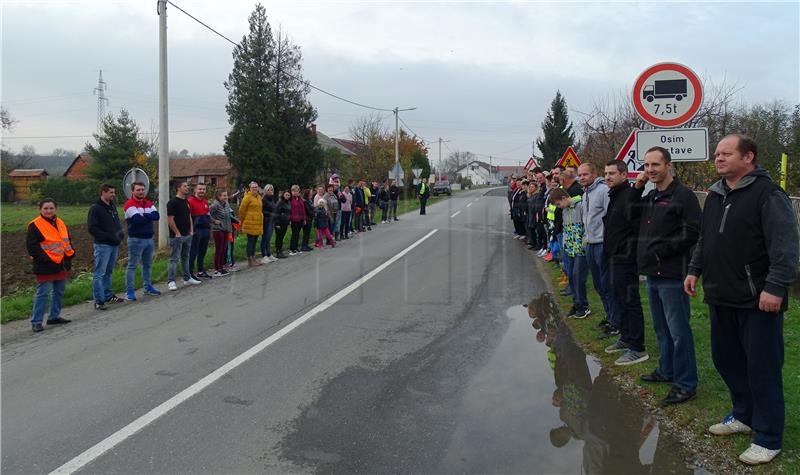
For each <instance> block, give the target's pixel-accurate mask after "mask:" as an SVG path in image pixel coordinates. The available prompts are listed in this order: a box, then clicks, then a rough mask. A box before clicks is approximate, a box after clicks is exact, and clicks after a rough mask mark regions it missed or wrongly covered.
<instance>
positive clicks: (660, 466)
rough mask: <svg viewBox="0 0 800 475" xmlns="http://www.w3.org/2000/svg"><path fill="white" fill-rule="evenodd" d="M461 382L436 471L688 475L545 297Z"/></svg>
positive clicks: (673, 447)
mask: <svg viewBox="0 0 800 475" xmlns="http://www.w3.org/2000/svg"><path fill="white" fill-rule="evenodd" d="M507 316H508V318H509V319H510V325H509V328H508V331H507V333H506V334H505V335H504V336H503V338H502V340H501V342H500V344H499V346H498V347H497V349H496V351H495V353H494V354H493V355H492V356H491V357H490V359H489V360H488V362H487V364H486V366H485V367H483V368H482V369H481V370H480V371H479V372H478V373H477V374H476V375H475V377H474V378H473V380H472V381H471V382H470V383H469V386H468V387H467V390H466V392H465V394H464V398H463V402H462V407H461V409H460V414H459V418H458V420H459V423H458V425H457V427H456V430H455V431H454V433H453V437H452V439H451V442H450V446H449V447H448V449H447V451H446V455H445V457H444V459H443V460H442V466H441V467H440V469H441V470H440V471H442V472H456V471H458V472H476V473H477V472H480V473H498V472H502V473H531V472H535V473H626V474H628V473H680V474H686V473H694V472H693V471H692V470H690V469H688V468H687V467H686V466H685V464H684V461H683V460H684V458H683V456H682V454H683V453H684V451H683V448H682V447H681V445H680V443H679V442H678V441H677V440H676V439H673V438H671V437H669V436H667V435H664V434H661V433H660V432H659V426H658V422H657V421H656V420H655V419H654V418H653V417H652V416H650V415H649V414H647V413H646V412H645V411H643V410H642V409H641V408H640V406H639V405H638V404H637V403H636V401H635V399H634V398H633V397H631V396H628V395H626V394H622V393H621V392H620V391H618V390H617V387H616V385H615V384H614V382H613V380H612V379H611V377H610V376H609V375H608V374H607V373H606V372H605V371H604V370H603V369H602V368H601V367H600V366H599V365H598V364H597V363H596V362H595V361H594V360H593V359H592V358H587V356H586V355H585V354H584V353H583V351H582V350H581V348H580V347H578V346H577V345H576V344H575V342H574V341H573V340H572V337H571V335H570V333H569V330H568V328H567V326H566V325H565V324H564V323H563V321H561V320H560V318H561V317H559V316H558V309H557V307H556V304H555V302H554V301H553V299H552V297H551V296H550V295H549V294H543V295H542V296H540V297H538V298H536V299H534V300H533V301H531V302H530V303H529V304H528V305H527V307H526V306H523V305H519V306H515V307H511V308H509V309H508V310H507Z"/></svg>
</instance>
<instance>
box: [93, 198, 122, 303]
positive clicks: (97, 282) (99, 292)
mask: <svg viewBox="0 0 800 475" xmlns="http://www.w3.org/2000/svg"><path fill="white" fill-rule="evenodd" d="M116 196H117V192H116V189H115V188H114V187H113V186H111V185H109V184H107V183H104V184H103V185H102V186H101V187H100V199H99V200H97V202H96V203H94V204H93V205H92V206H91V207H90V208H89V215H88V217H87V223H86V227H87V228H88V229H89V234H91V235H92V237H93V238H94V275H93V276H92V292H93V294H94V308H95V309H97V310H105V309H106V306H105V304H106V303H109V302H111V303H117V302H121V301H122V299H120V298H119V297H117V296H116V295H114V294H113V293H111V274H112V273H113V272H114V265H115V264H116V263H117V254H118V252H119V243H120V242H122V238H123V236H124V235H123V232H122V224H121V223H120V221H119V214H118V213H117V207H116V205H115V204H114V198H115V197H116Z"/></svg>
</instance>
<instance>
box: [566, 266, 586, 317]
mask: <svg viewBox="0 0 800 475" xmlns="http://www.w3.org/2000/svg"><path fill="white" fill-rule="evenodd" d="M588 274H589V265H588V263H587V262H586V256H575V257H571V258H570V259H569V270H568V271H567V276H568V277H569V287H570V289H572V305H573V306H574V307H575V309H576V310H586V309H587V308H589V301H588V300H587V298H586V277H587V275H588Z"/></svg>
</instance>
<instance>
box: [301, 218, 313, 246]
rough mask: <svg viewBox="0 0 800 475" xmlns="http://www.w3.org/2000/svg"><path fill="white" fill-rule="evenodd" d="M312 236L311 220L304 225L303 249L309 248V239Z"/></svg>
mask: <svg viewBox="0 0 800 475" xmlns="http://www.w3.org/2000/svg"><path fill="white" fill-rule="evenodd" d="M310 238H311V221H309V222H308V223H307V224H304V225H303V244H302V248H303V249H308V241H309V239H310Z"/></svg>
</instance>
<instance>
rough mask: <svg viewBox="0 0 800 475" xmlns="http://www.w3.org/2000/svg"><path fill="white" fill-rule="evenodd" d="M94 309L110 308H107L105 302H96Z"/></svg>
mask: <svg viewBox="0 0 800 475" xmlns="http://www.w3.org/2000/svg"><path fill="white" fill-rule="evenodd" d="M94 309H95V310H108V307H106V304H105V302H95V303H94Z"/></svg>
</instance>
